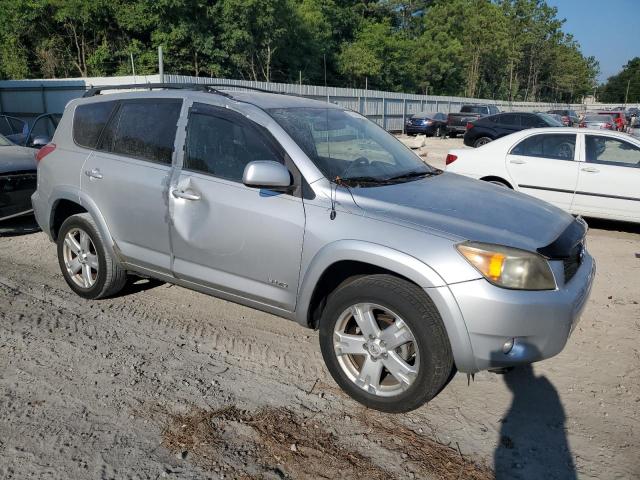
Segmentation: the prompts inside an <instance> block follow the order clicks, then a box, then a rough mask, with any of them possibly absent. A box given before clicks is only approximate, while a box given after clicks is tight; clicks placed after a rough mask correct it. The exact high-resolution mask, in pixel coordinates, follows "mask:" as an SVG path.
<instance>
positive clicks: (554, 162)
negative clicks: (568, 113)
mask: <svg viewBox="0 0 640 480" xmlns="http://www.w3.org/2000/svg"><path fill="white" fill-rule="evenodd" d="M575 152H576V134H575V133H540V134H535V135H531V136H529V137H527V138H525V139H524V140H521V141H520V142H519V143H517V144H516V145H515V146H514V147H513V148H512V149H511V150H510V152H509V154H508V155H507V160H506V161H507V170H508V171H509V175H510V176H511V178H513V179H514V180H515V183H516V185H517V187H516V185H514V187H515V188H517V190H520V191H521V192H524V193H527V194H529V195H531V196H534V197H537V198H540V199H542V200H545V201H547V202H549V203H552V204H554V205H556V206H558V207H560V208H563V209H565V210H567V211H569V210H570V209H571V202H572V200H573V194H574V192H575V189H576V183H577V182H578V163H579V162H577V161H575Z"/></svg>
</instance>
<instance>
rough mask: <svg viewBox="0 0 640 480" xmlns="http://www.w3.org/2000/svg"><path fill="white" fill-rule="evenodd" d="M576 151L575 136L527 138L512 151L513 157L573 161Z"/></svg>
mask: <svg viewBox="0 0 640 480" xmlns="http://www.w3.org/2000/svg"><path fill="white" fill-rule="evenodd" d="M575 151H576V136H575V134H555V133H553V134H550V133H549V134H540V135H534V136H532V137H528V138H525V139H524V140H523V141H521V142H520V143H519V144H517V145H516V146H515V147H513V149H512V150H511V155H522V156H526V157H541V158H551V159H554V160H573V159H574V153H575Z"/></svg>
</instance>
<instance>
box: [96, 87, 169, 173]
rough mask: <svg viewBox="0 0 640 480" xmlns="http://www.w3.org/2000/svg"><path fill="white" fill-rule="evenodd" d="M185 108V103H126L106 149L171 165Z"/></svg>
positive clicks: (115, 120) (167, 101)
mask: <svg viewBox="0 0 640 480" xmlns="http://www.w3.org/2000/svg"><path fill="white" fill-rule="evenodd" d="M181 106H182V101H181V100H165V99H149V100H143V101H131V102H122V104H121V105H120V110H119V112H118V115H117V117H116V118H115V119H114V121H113V122H112V124H111V125H110V126H109V132H108V134H107V133H106V132H105V139H106V140H105V141H106V143H104V144H103V145H105V146H106V147H107V148H108V147H109V144H110V145H111V148H110V151H112V152H113V153H117V154H122V155H127V156H129V157H135V158H141V159H144V160H150V161H152V162H157V163H164V164H170V163H171V154H172V153H173V142H174V140H175V136H176V128H177V127H176V124H177V123H178V118H179V117H180V107H181Z"/></svg>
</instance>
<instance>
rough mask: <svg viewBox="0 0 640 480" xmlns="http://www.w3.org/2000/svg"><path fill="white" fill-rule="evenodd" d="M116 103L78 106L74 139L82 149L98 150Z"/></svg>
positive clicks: (74, 123)
mask: <svg viewBox="0 0 640 480" xmlns="http://www.w3.org/2000/svg"><path fill="white" fill-rule="evenodd" d="M115 105H116V102H98V103H86V104H84V105H78V106H77V107H76V112H75V115H74V117H73V139H74V140H75V142H76V143H77V144H78V145H80V146H81V147H87V148H96V146H97V145H98V139H99V137H100V133H101V132H102V130H103V129H104V127H105V125H106V124H107V122H108V121H109V117H110V116H111V112H112V111H113V108H114V107H115Z"/></svg>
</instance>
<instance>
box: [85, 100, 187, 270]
mask: <svg viewBox="0 0 640 480" xmlns="http://www.w3.org/2000/svg"><path fill="white" fill-rule="evenodd" d="M181 106H182V100H181V99H177V98H144V99H132V100H122V101H120V102H118V103H117V104H116V107H115V109H114V110H113V111H112V112H110V113H109V115H110V121H109V124H108V125H107V127H106V128H105V129H104V131H103V132H102V134H101V138H100V140H99V143H98V148H97V149H96V150H95V151H94V152H93V153H92V154H91V155H89V157H88V158H87V160H86V162H85V165H84V168H83V174H82V190H83V191H85V192H86V193H87V194H88V195H89V197H90V198H91V199H92V200H93V201H94V202H95V203H96V204H97V206H98V208H99V210H100V212H101V213H102V215H103V216H104V218H105V221H106V223H107V226H108V228H109V230H110V233H111V235H112V236H113V238H114V240H115V242H116V244H117V247H118V249H119V252H120V253H121V254H122V255H123V256H124V257H125V259H126V260H127V261H128V262H130V263H133V264H137V265H141V266H144V267H147V268H151V269H153V270H157V271H160V272H162V273H169V272H170V271H171V268H170V263H171V262H170V255H171V248H170V243H169V221H168V184H169V175H170V173H171V168H172V167H171V165H172V159H173V157H174V141H175V136H176V129H177V124H178V120H179V118H180V110H181ZM81 107H82V106H79V107H78V109H77V110H79V109H80V108H81ZM87 117H89V115H87ZM79 120H82V119H80V118H78V114H77V113H76V122H78V121H79ZM76 141H77V140H76Z"/></svg>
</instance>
